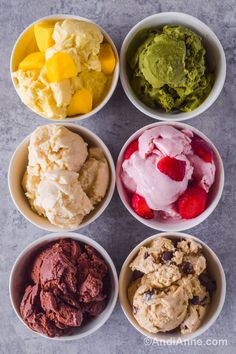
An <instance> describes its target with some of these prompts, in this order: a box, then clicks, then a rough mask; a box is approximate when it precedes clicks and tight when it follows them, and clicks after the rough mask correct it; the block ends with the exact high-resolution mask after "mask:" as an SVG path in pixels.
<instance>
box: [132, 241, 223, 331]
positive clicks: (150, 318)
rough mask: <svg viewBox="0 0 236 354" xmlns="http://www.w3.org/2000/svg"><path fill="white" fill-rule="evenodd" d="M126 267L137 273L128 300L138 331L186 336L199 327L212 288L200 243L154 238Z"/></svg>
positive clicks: (213, 287)
mask: <svg viewBox="0 0 236 354" xmlns="http://www.w3.org/2000/svg"><path fill="white" fill-rule="evenodd" d="M129 266H130V268H131V270H132V271H133V272H138V274H139V277H138V279H136V280H134V281H132V282H131V284H130V286H129V289H128V298H129V301H130V304H131V306H132V309H133V315H134V317H135V319H136V320H137V322H138V323H139V325H140V326H141V327H142V328H144V329H145V330H147V331H148V332H151V333H157V332H168V331H172V330H175V329H176V330H179V331H180V332H181V333H182V334H187V333H192V332H194V331H195V330H196V329H197V328H198V327H199V326H200V324H201V323H202V320H203V318H204V316H205V314H206V311H207V308H208V306H209V304H210V301H211V295H212V293H213V292H214V291H215V288H216V283H215V281H214V280H212V279H211V277H210V275H209V274H208V270H207V262H206V258H205V257H204V255H203V253H202V247H201V245H200V244H198V243H197V242H195V241H193V240H191V239H181V240H177V239H175V238H174V239H173V240H171V239H168V238H164V237H158V238H156V239H155V240H154V241H152V242H151V243H150V244H149V245H148V246H143V247H141V248H140V251H139V253H138V255H137V256H136V257H135V258H134V260H133V261H132V263H131V264H130V265H129Z"/></svg>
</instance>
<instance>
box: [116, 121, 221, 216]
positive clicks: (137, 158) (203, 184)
mask: <svg viewBox="0 0 236 354" xmlns="http://www.w3.org/2000/svg"><path fill="white" fill-rule="evenodd" d="M215 170H216V168H215V162H214V156H213V151H212V149H211V147H210V146H209V145H208V143H207V142H206V141H205V140H203V139H202V138H200V137H199V136H197V135H195V134H194V133H193V132H192V131H190V130H186V129H184V130H183V129H177V128H175V127H173V126H171V125H160V126H156V127H154V128H151V129H147V130H146V131H144V132H143V133H142V134H141V135H140V136H139V138H138V139H136V140H134V141H133V142H132V143H131V144H130V145H129V146H128V147H127V149H126V151H125V153H124V161H123V163H122V170H121V180H122V181H123V184H124V186H125V188H126V190H127V192H128V195H129V197H130V203H131V207H132V208H133V210H134V211H135V212H136V214H138V215H139V216H141V217H143V218H146V219H152V218H156V219H158V220H162V221H163V220H165V219H173V220H178V219H181V218H182V219H191V218H195V217H197V216H198V215H200V214H201V213H202V212H203V211H204V210H205V208H206V202H207V194H208V192H209V190H210V188H211V186H212V185H213V183H214V180H215Z"/></svg>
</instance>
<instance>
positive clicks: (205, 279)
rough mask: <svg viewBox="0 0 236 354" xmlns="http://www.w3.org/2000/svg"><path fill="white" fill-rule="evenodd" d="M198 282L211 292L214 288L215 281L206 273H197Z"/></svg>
mask: <svg viewBox="0 0 236 354" xmlns="http://www.w3.org/2000/svg"><path fill="white" fill-rule="evenodd" d="M199 280H200V283H201V284H202V285H203V286H204V287H205V288H206V290H207V291H208V292H209V293H210V294H212V293H213V292H214V291H215V290H216V281H215V280H213V279H211V277H210V276H209V275H208V274H207V273H202V274H200V275H199Z"/></svg>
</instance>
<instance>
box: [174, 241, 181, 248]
mask: <svg viewBox="0 0 236 354" xmlns="http://www.w3.org/2000/svg"><path fill="white" fill-rule="evenodd" d="M179 242H180V240H172V243H173V246H174V247H175V248H177V245H178V243H179Z"/></svg>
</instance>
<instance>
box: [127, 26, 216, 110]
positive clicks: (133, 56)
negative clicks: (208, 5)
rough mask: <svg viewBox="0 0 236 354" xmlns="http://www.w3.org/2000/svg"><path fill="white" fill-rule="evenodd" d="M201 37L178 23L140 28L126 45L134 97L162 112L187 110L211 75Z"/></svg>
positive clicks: (203, 93)
mask: <svg viewBox="0 0 236 354" xmlns="http://www.w3.org/2000/svg"><path fill="white" fill-rule="evenodd" d="M205 56H206V50H205V48H204V46H203V44H202V38H201V37H200V36H199V35H198V34H197V33H195V32H194V31H192V29H190V28H187V27H185V26H182V25H164V26H163V25H162V26H160V27H159V28H157V27H153V28H144V27H143V28H142V30H140V31H139V32H138V33H136V35H135V36H133V39H132V41H131V43H130V45H129V47H128V49H127V53H126V67H127V75H128V77H129V82H130V85H131V87H132V89H133V90H134V92H135V94H136V95H137V96H138V98H139V99H140V100H141V101H142V102H143V103H145V104H146V105H147V106H149V107H152V108H154V109H155V108H158V107H161V108H163V109H164V110H165V111H166V112H171V111H173V110H176V111H184V112H191V111H193V110H194V109H196V108H197V107H198V106H200V104H201V103H202V102H203V101H204V100H205V99H206V97H207V96H208V94H209V93H210V91H211V88H212V85H213V83H214V76H213V74H212V73H210V72H209V70H208V67H207V64H206V58H205Z"/></svg>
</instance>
